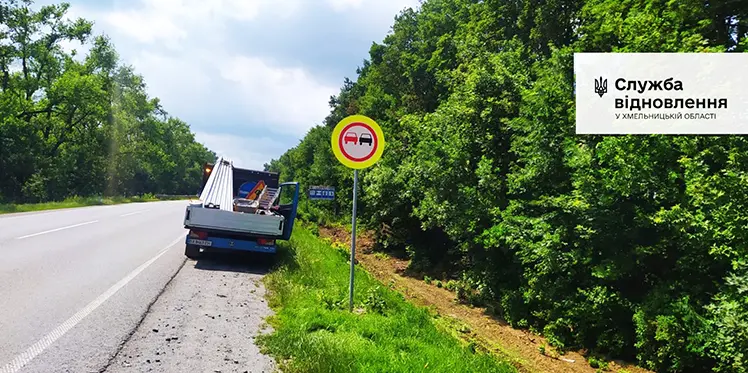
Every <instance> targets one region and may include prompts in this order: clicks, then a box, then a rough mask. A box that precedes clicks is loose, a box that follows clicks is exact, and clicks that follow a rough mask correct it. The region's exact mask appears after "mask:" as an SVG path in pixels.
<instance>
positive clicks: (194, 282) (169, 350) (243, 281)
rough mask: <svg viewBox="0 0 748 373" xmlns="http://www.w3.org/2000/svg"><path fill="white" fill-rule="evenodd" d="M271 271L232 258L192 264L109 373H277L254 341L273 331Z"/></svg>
mask: <svg viewBox="0 0 748 373" xmlns="http://www.w3.org/2000/svg"><path fill="white" fill-rule="evenodd" d="M265 267H266V266H265ZM266 271H267V268H263V265H257V264H246V263H245V264H237V262H236V261H235V260H232V259H231V258H230V257H228V258H210V259H200V260H199V261H194V260H186V261H185V263H184V265H183V266H182V268H181V269H180V271H179V272H178V273H177V275H176V276H175V277H174V278H173V279H172V281H171V282H170V283H169V284H168V285H167V286H166V288H165V289H164V292H163V293H162V294H161V296H160V297H159V298H158V299H157V300H156V302H155V303H154V304H153V305H152V306H151V308H150V310H149V311H148V313H147V314H146V315H145V318H144V319H143V321H142V322H141V324H140V325H139V326H138V328H137V329H136V330H135V332H134V333H133V335H132V336H131V337H130V338H129V339H128V341H127V342H125V343H124V345H123V346H122V348H121V350H120V351H119V352H118V353H117V355H116V356H115V357H114V358H113V359H112V361H111V363H110V364H109V366H108V368H107V369H106V370H105V372H112V373H116V372H128V373H130V372H170V373H171V372H221V373H225V372H240V373H241V372H247V373H249V372H252V373H254V372H258V373H259V372H273V371H274V370H275V363H274V361H273V359H272V358H271V357H268V356H265V355H263V354H262V353H260V350H259V349H258V347H257V346H256V345H255V342H254V340H255V337H256V336H257V335H258V334H259V333H263V332H269V331H270V327H269V326H267V324H266V323H265V318H266V317H267V316H269V315H270V314H271V313H272V311H271V310H270V308H269V307H268V305H267V302H266V301H265V298H264V295H265V288H264V286H263V284H262V282H261V280H262V277H263V276H264V273H265V272H266Z"/></svg>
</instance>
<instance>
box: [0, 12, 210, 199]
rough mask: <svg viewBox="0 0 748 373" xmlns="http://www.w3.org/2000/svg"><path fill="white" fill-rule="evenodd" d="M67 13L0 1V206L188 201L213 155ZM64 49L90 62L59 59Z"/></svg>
mask: <svg viewBox="0 0 748 373" xmlns="http://www.w3.org/2000/svg"><path fill="white" fill-rule="evenodd" d="M67 10H68V5H67V4H64V3H63V4H60V5H49V6H43V7H40V8H39V9H38V10H35V9H33V7H32V2H31V1H30V0H2V1H0V90H1V91H0V116H1V117H0V202H1V201H2V200H7V201H13V202H36V201H41V200H49V199H62V198H65V197H68V196H72V195H94V194H108V195H122V194H128V195H133V194H143V193H167V194H171V193H174V194H192V193H195V192H196V191H197V189H198V187H199V183H200V180H201V174H202V173H201V169H202V164H203V162H205V161H212V160H214V159H215V158H214V154H213V153H212V152H210V151H209V150H208V149H206V148H205V147H204V146H203V145H201V144H199V143H197V142H196V141H195V138H194V135H193V134H192V133H191V132H190V129H189V126H188V125H187V124H186V123H184V122H182V121H180V120H179V119H176V118H171V117H168V116H167V113H166V112H165V111H164V110H163V109H162V108H161V106H160V105H159V101H158V99H155V98H151V97H149V96H148V94H147V93H146V86H145V84H144V82H143V79H142V77H140V76H138V75H137V74H135V73H134V72H133V70H132V69H131V68H130V67H128V66H123V65H121V64H120V62H119V61H118V56H117V53H116V51H115V49H114V47H113V46H112V45H111V43H110V42H109V41H108V39H107V38H105V37H104V36H94V35H92V32H91V28H92V23H91V22H89V21H86V20H83V19H78V20H75V21H69V20H67V18H66V17H65V14H66V12H67ZM72 41H80V42H82V43H88V44H89V45H90V46H91V48H90V52H89V53H88V55H86V56H84V58H76V56H75V55H74V53H67V52H66V51H65V50H64V49H63V48H62V46H63V45H64V44H65V43H69V42H72Z"/></svg>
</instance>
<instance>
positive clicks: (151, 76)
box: [42, 0, 418, 168]
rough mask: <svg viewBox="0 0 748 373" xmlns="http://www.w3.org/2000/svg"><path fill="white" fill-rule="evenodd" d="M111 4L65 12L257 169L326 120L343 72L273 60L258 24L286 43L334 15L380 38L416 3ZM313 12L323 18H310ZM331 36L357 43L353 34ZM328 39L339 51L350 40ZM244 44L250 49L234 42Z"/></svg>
mask: <svg viewBox="0 0 748 373" xmlns="http://www.w3.org/2000/svg"><path fill="white" fill-rule="evenodd" d="M42 1H44V0H42ZM115 3H116V4H118V5H117V6H115V7H114V8H109V9H105V8H103V7H97V9H94V8H91V7H86V6H85V5H83V4H76V3H75V1H74V0H73V5H72V7H71V9H70V12H69V16H70V18H74V17H84V18H86V19H89V20H93V21H94V22H95V29H96V33H100V32H104V33H106V34H107V35H109V36H110V37H111V38H112V40H113V42H114V45H115V46H116V48H117V51H118V52H119V53H120V56H121V59H122V62H123V63H125V64H132V65H133V66H134V67H135V71H136V72H137V73H139V74H142V75H143V76H144V77H145V82H146V83H147V85H148V93H149V94H150V95H151V96H155V97H159V98H160V99H161V100H162V104H163V105H164V108H165V109H166V111H168V112H169V113H170V114H172V115H174V116H177V117H180V118H182V119H183V120H185V121H186V122H188V123H190V124H191V127H192V129H193V131H194V132H196V135H197V139H198V141H201V142H203V143H204V144H205V145H206V146H207V147H208V148H210V149H211V150H214V151H216V152H218V153H219V154H224V155H225V156H226V157H229V158H232V159H234V160H235V161H236V163H237V164H238V165H241V166H242V167H248V168H261V167H262V165H263V163H265V162H268V161H269V160H270V159H271V158H277V157H278V156H279V155H281V154H282V153H283V152H284V151H285V150H286V149H287V148H288V147H289V145H291V146H293V145H295V144H291V143H293V142H294V141H297V140H298V139H300V138H301V137H303V136H304V135H305V134H306V132H307V131H308V130H309V128H311V127H313V126H314V125H315V124H318V123H320V122H321V121H322V120H323V119H324V118H325V116H326V115H327V114H328V113H329V107H328V101H329V98H330V96H331V95H334V94H336V93H338V90H339V82H340V81H341V80H342V77H343V74H344V73H341V76H340V78H339V79H338V80H336V81H335V84H331V83H328V82H326V81H324V80H323V79H321V78H320V77H318V76H315V75H314V74H313V73H312V72H311V71H312V70H310V69H309V68H307V67H305V66H304V63H305V57H307V56H302V55H299V56H294V57H292V58H288V56H285V59H286V61H294V62H285V63H280V62H277V61H279V60H280V59H274V58H275V57H276V56H273V51H272V45H271V48H269V49H270V50H269V51H267V50H266V51H262V52H257V51H256V50H257V48H259V49H262V44H263V43H262V41H263V39H264V38H265V35H263V34H262V30H263V28H262V27H263V26H262V25H267V24H269V23H270V24H273V25H277V26H278V27H275V28H273V30H274V31H273V32H274V33H275V34H274V35H273V36H274V38H272V39H273V40H293V38H294V37H295V36H294V35H295V34H294V33H297V34H298V32H300V31H299V30H302V31H301V32H309V33H319V34H320V35H325V34H333V33H335V34H339V33H341V32H342V33H345V31H344V30H341V29H340V27H341V26H340V24H338V21H341V22H342V21H343V20H346V21H350V22H348V23H351V22H353V23H355V25H356V27H357V28H358V31H361V30H364V31H363V32H361V33H360V35H369V34H371V35H372V38H373V39H376V38H379V39H381V38H383V37H384V36H385V33H386V31H387V28H388V27H389V26H390V25H391V24H392V21H393V17H394V16H395V14H396V13H397V12H398V11H399V10H401V9H402V8H403V7H406V6H417V5H418V0H325V2H323V1H309V0H121V1H116V2H115ZM331 10H332V11H331ZM320 14H323V17H325V18H316V17H319V15H320ZM339 17H345V18H344V19H343V18H339ZM320 19H329V25H330V26H329V28H327V27H324V25H325V24H324V23H323V24H322V26H323V27H322V28H321V29H317V28H319V26H320V23H319V20H320ZM351 20H355V22H354V21H351ZM307 21H311V22H312V24H314V22H315V21H316V22H318V23H317V26H316V27H315V26H308V25H307V24H306V23H305V22H307ZM343 23H345V22H343ZM245 25H246V26H247V27H246V29H252V30H253V31H249V32H253V34H251V35H247V34H246V33H245V34H241V33H242V32H243V31H246V30H245V29H244V28H243V27H242V26H245ZM281 26H282V27H281ZM253 27H254V29H253ZM310 27H315V28H314V29H311V28H310ZM258 29H259V30H260V31H257V30H258ZM307 30H308V31H307ZM285 32H288V34H284V33H285ZM278 35H280V37H279V36H278ZM268 37H269V36H268ZM357 37H358V38H361V36H357ZM284 38H285V39H284ZM363 38H364V39H368V36H364V37H363ZM322 39H324V38H322ZM314 40H318V39H314ZM335 40H338V41H337V43H353V42H355V43H359V42H360V41H356V40H355V38H354V39H351V38H342V37H341V38H338V39H335ZM333 43H336V42H334V41H333ZM361 43H362V44H361V45H364V44H368V43H369V41H368V40H367V41H366V42H361ZM264 45H267V43H265V44H264ZM334 45H336V46H335V48H340V50H341V51H342V50H346V49H348V48H349V47H350V45H345V44H340V45H338V44H334ZM244 46H248V47H250V48H247V50H252V48H251V47H255V49H254V50H253V51H252V52H248V51H242V50H238V49H237V48H242V47H244ZM65 47H66V48H72V45H70V46H68V45H66V46H65ZM335 48H328V50H330V51H331V52H330V53H329V58H330V61H331V63H333V62H334V61H335V59H336V58H337V57H338V56H337V55H336V52H335V51H336V49H335ZM366 48H368V45H367V46H366ZM362 50H363V52H362V53H363V55H362V56H361V58H362V59H363V58H365V57H367V56H366V55H365V53H366V52H365V48H362ZM79 52H83V51H82V50H80V49H79ZM307 53H308V50H307ZM313 58H314V57H312V59H313ZM307 61H308V59H307ZM338 62H339V61H338ZM350 68H351V69H353V68H355V66H351V67H350ZM315 71H316V70H315ZM218 132H229V133H233V134H237V135H231V134H225V133H224V134H219V133H218ZM243 134H246V135H243Z"/></svg>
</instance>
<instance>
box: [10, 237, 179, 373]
mask: <svg viewBox="0 0 748 373" xmlns="http://www.w3.org/2000/svg"><path fill="white" fill-rule="evenodd" d="M184 235H186V234H185V233H181V234H180V235H179V237H177V239H175V240H174V241H172V242H171V243H170V244H169V245H168V246H167V247H166V248H164V249H162V250H161V251H160V252H159V253H158V254H156V256H154V257H153V258H151V259H149V260H148V261H146V262H145V263H143V264H141V265H140V266H138V267H137V268H135V269H134V270H133V271H132V272H130V273H128V274H127V275H126V276H125V277H123V278H122V279H121V280H119V281H117V283H115V284H114V285H112V287H110V288H109V289H107V290H106V291H105V292H104V293H102V294H101V295H99V296H98V297H96V299H94V300H93V301H91V302H90V303H88V304H87V305H86V306H85V307H83V308H81V309H80V310H78V312H76V313H75V314H73V316H71V317H70V318H69V319H67V320H65V322H63V323H62V324H60V325H58V326H57V327H56V328H54V329H53V330H52V331H51V332H49V333H48V334H47V335H45V336H44V337H42V338H41V339H40V340H38V341H37V342H36V343H34V344H33V345H31V346H30V347H29V348H27V349H26V350H25V351H24V352H22V353H20V354H18V355H16V356H15V357H14V358H13V359H12V360H11V361H10V362H9V363H8V364H6V365H5V366H3V367H2V368H0V373H16V372H18V371H19V370H21V369H22V368H23V367H25V366H26V365H27V364H28V363H30V362H31V361H33V360H34V359H35V358H36V357H37V356H39V355H40V354H41V353H42V352H44V350H46V349H47V348H49V346H51V345H52V344H54V342H55V341H57V340H58V339H60V338H61V337H62V336H63V335H65V334H66V333H67V332H68V331H70V330H71V329H73V328H74V327H75V326H76V325H78V324H79V323H80V322H81V321H83V320H84V319H85V318H86V316H88V315H89V314H90V313H92V312H93V311H95V310H96V309H97V308H99V307H100V306H101V305H102V304H104V303H105V302H106V301H107V300H108V299H109V298H111V297H112V296H113V295H114V294H116V293H117V292H118V291H119V290H120V289H122V288H123V287H125V285H127V284H128V283H130V281H132V280H133V279H134V278H135V277H137V276H138V275H139V274H140V273H141V272H143V271H144V270H145V269H146V268H148V267H149V266H150V265H151V264H153V263H154V262H155V261H156V260H158V259H159V258H160V257H162V256H163V255H164V254H166V252H168V251H169V249H171V248H172V247H173V246H174V245H176V244H177V243H178V242H179V241H181V240H182V239H183V237H184ZM182 266H184V263H182ZM182 266H180V269H181V268H182ZM178 272H179V271H177V273H178ZM164 288H165V287H164Z"/></svg>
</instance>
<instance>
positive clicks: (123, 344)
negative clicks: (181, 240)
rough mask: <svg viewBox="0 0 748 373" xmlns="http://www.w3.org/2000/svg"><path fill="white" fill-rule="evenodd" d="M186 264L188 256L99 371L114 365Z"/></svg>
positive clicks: (101, 371)
mask: <svg viewBox="0 0 748 373" xmlns="http://www.w3.org/2000/svg"><path fill="white" fill-rule="evenodd" d="M185 264H187V258H183V259H182V264H180V265H179V267H177V269H176V270H175V271H174V273H172V274H171V276H170V277H169V280H167V281H166V283H165V284H164V287H162V288H161V290H159V292H158V294H156V296H155V297H153V299H152V300H151V301H150V302H149V303H148V306H147V307H146V308H145V311H143V314H142V315H140V319H139V320H138V322H137V323H135V326H134V327H133V328H132V329H131V330H130V331H129V332H128V333H127V335H126V336H125V338H123V339H122V340H121V341H120V343H119V346H117V350H116V351H114V354H112V356H111V357H110V358H109V360H107V362H106V364H104V366H103V367H101V369H99V370H98V373H105V372H106V371H107V369H109V367H111V366H112V364H113V363H114V361H115V360H117V357H118V356H119V354H120V353H121V352H122V350H123V349H124V348H125V345H126V344H127V342H130V340H131V339H132V336H133V335H135V332H137V331H138V329H139V328H140V326H141V325H143V322H144V321H145V318H146V317H148V314H149V313H150V312H151V308H153V305H154V304H156V302H158V300H159V299H161V296H162V295H163V294H164V293H165V292H166V289H167V288H168V287H169V285H171V283H172V282H173V281H174V279H175V278H177V275H179V272H182V269H183V268H184V265H185Z"/></svg>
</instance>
